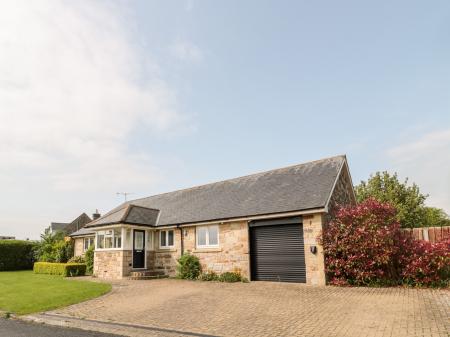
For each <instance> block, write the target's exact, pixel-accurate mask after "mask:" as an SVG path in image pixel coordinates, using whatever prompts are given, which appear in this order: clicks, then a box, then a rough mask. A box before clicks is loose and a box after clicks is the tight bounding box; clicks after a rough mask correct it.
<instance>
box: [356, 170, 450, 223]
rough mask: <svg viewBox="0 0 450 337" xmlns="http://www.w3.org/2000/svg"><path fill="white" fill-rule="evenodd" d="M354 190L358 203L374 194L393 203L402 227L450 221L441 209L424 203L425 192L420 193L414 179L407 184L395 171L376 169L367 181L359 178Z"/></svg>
mask: <svg viewBox="0 0 450 337" xmlns="http://www.w3.org/2000/svg"><path fill="white" fill-rule="evenodd" d="M355 193H356V199H357V201H358V202H359V203H360V202H363V201H365V200H367V199H369V198H374V199H376V200H378V201H380V202H388V203H390V204H391V205H393V206H394V207H395V208H396V209H397V220H398V221H399V222H400V224H401V226H402V227H403V228H414V227H425V226H427V227H430V226H443V225H450V219H449V217H448V215H447V214H446V213H445V212H444V211H443V210H441V209H438V208H434V207H427V206H425V200H426V199H427V197H428V195H425V194H422V193H420V190H419V187H418V186H417V185H416V184H415V183H413V184H411V185H409V184H408V178H406V179H405V181H403V182H401V181H399V179H398V176H397V173H394V174H393V175H390V174H389V173H388V172H386V171H384V172H376V173H375V174H374V175H371V176H370V178H369V179H368V180H367V182H365V181H361V183H360V184H359V185H357V186H355Z"/></svg>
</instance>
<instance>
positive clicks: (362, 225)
mask: <svg viewBox="0 0 450 337" xmlns="http://www.w3.org/2000/svg"><path fill="white" fill-rule="evenodd" d="M395 214H396V211H395V208H394V207H392V206H391V205H389V204H387V203H381V202H379V201H376V200H374V199H369V200H366V201H364V202H363V203H361V204H359V205H356V206H354V207H346V208H341V209H340V210H339V211H338V212H337V214H336V216H335V218H334V219H333V220H332V221H331V223H330V224H329V225H328V226H327V227H326V228H325V230H324V231H323V235H322V244H323V246H324V252H325V270H326V273H327V275H328V279H329V283H331V284H335V285H345V284H349V285H371V284H389V283H392V280H393V279H396V278H397V275H396V268H395V264H394V259H393V256H395V255H397V254H398V250H399V248H398V247H397V246H396V244H395V242H394V237H395V236H396V234H397V233H398V232H400V230H399V229H400V224H399V223H398V222H397V221H396V220H395Z"/></svg>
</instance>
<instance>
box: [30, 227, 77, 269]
mask: <svg viewBox="0 0 450 337" xmlns="http://www.w3.org/2000/svg"><path fill="white" fill-rule="evenodd" d="M72 255H73V244H72V243H71V242H70V241H65V240H64V233H63V232H56V233H54V234H51V233H48V234H42V235H41V242H40V243H39V247H38V249H37V250H36V260H38V261H40V262H67V261H68V260H69V259H70V258H71V257H72Z"/></svg>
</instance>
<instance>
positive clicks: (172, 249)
mask: <svg viewBox="0 0 450 337" xmlns="http://www.w3.org/2000/svg"><path fill="white" fill-rule="evenodd" d="M176 251H177V249H176V248H175V247H169V248H159V249H157V250H156V252H157V253H172V252H176Z"/></svg>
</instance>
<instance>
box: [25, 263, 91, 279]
mask: <svg viewBox="0 0 450 337" xmlns="http://www.w3.org/2000/svg"><path fill="white" fill-rule="evenodd" d="M33 271H34V272H35V273H36V274H49V275H61V276H65V277H70V276H83V275H85V274H86V265H85V264H83V263H52V262H36V263H35V264H34V268H33Z"/></svg>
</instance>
